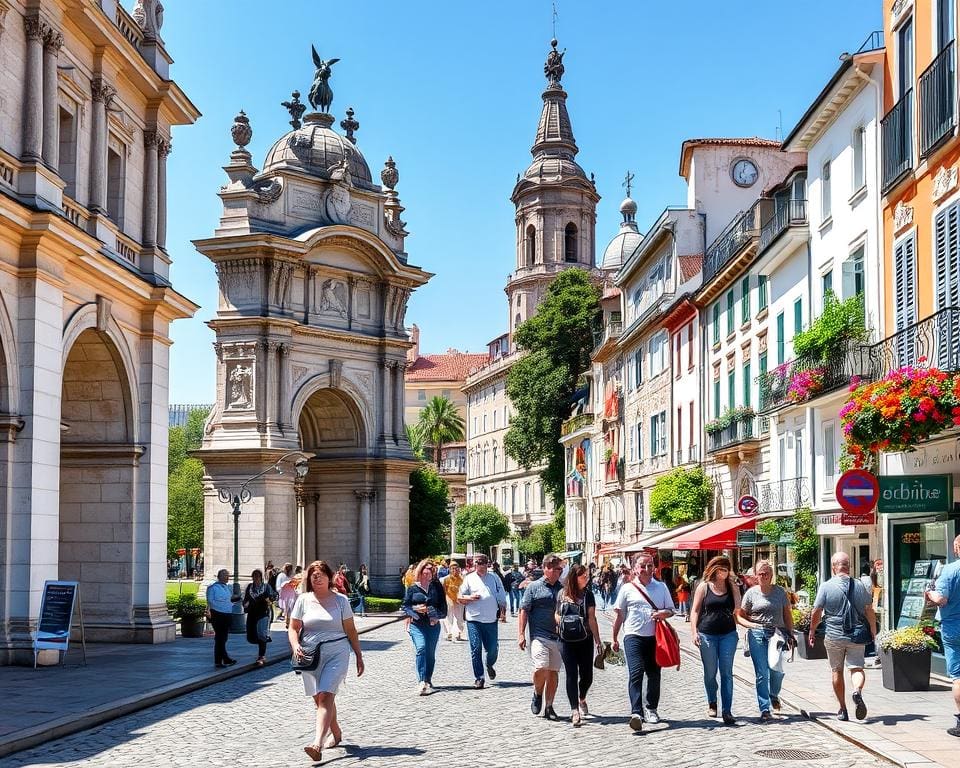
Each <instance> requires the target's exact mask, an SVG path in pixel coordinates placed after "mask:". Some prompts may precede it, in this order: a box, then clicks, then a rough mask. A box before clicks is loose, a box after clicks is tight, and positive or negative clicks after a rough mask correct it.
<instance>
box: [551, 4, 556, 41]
mask: <svg viewBox="0 0 960 768" xmlns="http://www.w3.org/2000/svg"><path fill="white" fill-rule="evenodd" d="M550 5H551V6H553V36H554V37H556V36H557V4H556V2H553V3H551V4H550Z"/></svg>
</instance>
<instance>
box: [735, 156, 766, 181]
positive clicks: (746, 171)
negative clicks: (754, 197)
mask: <svg viewBox="0 0 960 768" xmlns="http://www.w3.org/2000/svg"><path fill="white" fill-rule="evenodd" d="M730 175H731V176H732V177H733V183H734V184H736V185H737V186H740V187H752V186H753V185H754V183H755V182H756V180H757V177H758V176H759V175H760V174H759V172H758V171H757V166H755V165H754V164H753V162H752V161H750V160H746V159H743V160H737V162H735V163H734V164H733V169H732V171H731V173H730Z"/></svg>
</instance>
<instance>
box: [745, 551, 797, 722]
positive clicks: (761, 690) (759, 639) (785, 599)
mask: <svg viewBox="0 0 960 768" xmlns="http://www.w3.org/2000/svg"><path fill="white" fill-rule="evenodd" d="M754 574H755V575H756V577H757V579H758V581H759V584H757V585H756V586H754V587H750V589H748V590H747V591H746V593H745V594H744V596H743V602H742V604H741V607H740V608H739V609H738V610H737V623H738V624H739V625H740V626H741V627H746V629H747V642H748V643H749V644H750V659H751V660H752V661H753V671H754V673H755V674H756V685H757V705H758V706H759V707H760V721H761V722H764V723H766V722H770V721H771V720H772V719H773V715H772V714H771V709H772V710H774V711H776V712H779V711H780V687H781V686H782V685H783V671H782V670H780V669H772V668H771V667H770V658H769V654H768V652H767V649H768V647H769V645H770V641H771V639H773V637H774V636H778V637H780V638H782V641H783V643H784V647H786V648H789V647H790V646H791V645H792V644H793V642H794V640H793V613H792V612H791V610H790V597H789V595H788V594H787V591H786V590H785V589H784V588H783V587H780V586H778V585H776V584H774V583H773V566H772V565H771V564H770V561H769V560H761V561H759V562H758V563H757V564H756V565H755V566H754Z"/></svg>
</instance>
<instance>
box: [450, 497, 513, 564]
mask: <svg viewBox="0 0 960 768" xmlns="http://www.w3.org/2000/svg"><path fill="white" fill-rule="evenodd" d="M456 528H457V547H459V548H460V549H464V548H466V546H467V544H468V543H469V542H471V541H472V542H473V546H474V548H475V550H476V551H477V552H489V551H490V547H493V546H495V545H497V544H499V543H500V542H501V541H503V540H504V539H505V538H507V537H508V536H509V535H510V522H509V521H508V520H507V518H506V516H505V515H504V514H503V513H502V512H501V511H500V510H499V509H497V508H496V507H495V506H493V504H465V505H464V506H462V507H460V509H459V510H458V511H457V525H456Z"/></svg>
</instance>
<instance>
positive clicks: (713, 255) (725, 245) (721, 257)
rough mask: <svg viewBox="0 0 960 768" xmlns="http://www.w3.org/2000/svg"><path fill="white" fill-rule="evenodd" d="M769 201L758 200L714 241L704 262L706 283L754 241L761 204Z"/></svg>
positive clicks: (758, 227) (704, 281) (757, 229)
mask: <svg viewBox="0 0 960 768" xmlns="http://www.w3.org/2000/svg"><path fill="white" fill-rule="evenodd" d="M769 202H770V201H769V200H757V201H756V202H755V203H754V204H753V205H752V206H750V208H749V209H748V210H746V211H744V212H743V213H741V214H740V215H739V216H737V217H736V218H735V219H734V220H733V221H731V222H730V223H729V224H728V225H727V228H726V229H725V230H723V232H721V233H720V234H719V235H718V236H717V239H716V240H714V241H713V243H712V244H711V245H710V247H709V248H708V249H707V257H706V259H704V262H703V283H704V285H706V284H707V283H709V282H710V281H711V280H713V278H714V277H716V276H717V274H718V273H719V272H720V270H721V269H723V268H724V267H725V266H726V265H727V264H728V263H730V261H731V260H733V258H734V257H735V256H737V255H738V254H740V253H741V252H742V251H743V250H744V249H746V247H747V246H748V245H750V244H751V243H752V242H753V241H754V239H755V238H756V237H757V235H758V234H759V230H760V226H759V222H760V212H761V204H769Z"/></svg>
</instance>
